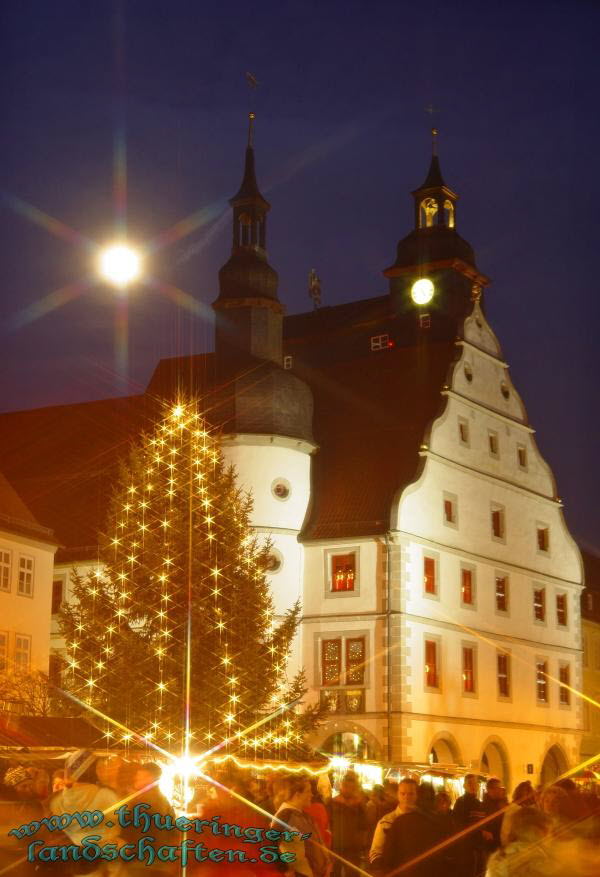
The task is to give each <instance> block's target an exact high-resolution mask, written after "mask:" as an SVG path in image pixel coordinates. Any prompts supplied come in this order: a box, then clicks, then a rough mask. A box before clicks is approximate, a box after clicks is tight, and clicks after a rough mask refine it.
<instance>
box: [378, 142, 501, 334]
mask: <svg viewBox="0 0 600 877" xmlns="http://www.w3.org/2000/svg"><path fill="white" fill-rule="evenodd" d="M432 135H433V142H432V156H431V164H430V165H429V172H428V174H427V177H426V178H425V181H424V182H423V184H422V185H421V186H419V187H418V189H415V190H414V191H413V192H412V193H411V194H412V196H413V199H414V222H415V227H414V229H413V231H411V232H410V234H408V235H407V236H406V237H405V238H403V239H402V240H401V241H400V243H399V244H398V246H397V249H396V261H395V262H394V264H393V265H391V266H390V267H389V268H387V269H386V270H385V271H384V272H383V273H384V275H385V276H386V277H388V278H389V280H390V294H391V296H392V299H393V300H394V304H395V308H396V311H397V312H398V313H405V312H406V311H407V310H411V309H415V308H416V309H419V308H422V306H423V305H424V304H427V305H428V308H430V309H431V310H436V311H439V312H441V313H443V314H445V315H446V316H449V317H452V318H458V319H461V318H462V317H464V316H465V315H466V313H467V311H468V309H469V308H470V302H471V301H472V299H473V298H480V297H481V292H482V289H483V287H484V286H486V285H487V284H488V283H489V279H488V278H487V277H485V275H483V274H481V273H480V272H479V270H478V269H477V266H476V264H475V254H474V252H473V248H472V247H471V245H470V244H469V243H467V241H465V240H464V238H462V237H461V236H460V235H459V234H458V232H457V230H456V202H457V201H458V195H457V194H456V193H455V192H454V191H453V190H452V189H451V188H450V187H449V186H448V185H447V184H446V182H445V181H444V178H443V176H442V171H441V168H440V161H439V158H438V155H437V150H436V136H437V130H436V129H435V128H434V129H432ZM418 281H422V283H421V284H420V289H421V290H427V291H426V292H425V293H424V295H423V294H421V295H419V294H418V293H417V294H416V295H415V291H414V290H415V284H416V283H417V282H418ZM417 289H419V287H417ZM427 295H429V299H427V301H423V297H425V298H426V297H427Z"/></svg>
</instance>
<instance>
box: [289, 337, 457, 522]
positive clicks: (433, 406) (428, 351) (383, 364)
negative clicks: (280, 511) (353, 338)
mask: <svg viewBox="0 0 600 877" xmlns="http://www.w3.org/2000/svg"><path fill="white" fill-rule="evenodd" d="M455 351H456V346H455V344H454V343H453V342H441V343H439V344H430V345H426V346H424V347H417V346H412V347H407V348H396V349H393V350H388V351H385V352H383V353H382V354H381V355H377V354H375V355H368V354H367V355H365V356H364V357H362V358H360V359H355V360H353V361H351V362H344V363H337V364H336V365H332V366H330V367H328V368H324V369H320V370H318V371H314V372H313V373H311V374H308V373H305V372H304V371H301V372H300V374H301V377H302V378H303V379H304V380H305V381H306V382H307V383H308V384H309V385H310V387H311V389H312V391H313V395H314V400H315V418H314V433H315V440H316V441H317V442H318V444H319V450H318V452H317V453H316V454H315V456H314V457H313V476H312V482H313V503H312V508H311V510H310V513H309V518H308V521H307V522H306V525H305V527H304V533H303V535H304V537H305V538H307V539H331V538H336V537H349V538H352V537H357V536H369V535H374V534H377V533H384V532H386V531H387V530H388V529H389V527H390V509H391V505H392V501H393V499H394V495H395V494H396V492H397V491H398V489H400V488H403V487H405V486H406V485H407V484H409V483H410V482H411V481H412V480H414V478H415V477H416V475H417V471H418V468H419V461H420V458H419V448H420V445H421V443H422V442H423V440H424V436H425V433H426V430H427V428H428V426H429V425H430V423H431V421H432V420H433V419H434V418H435V416H436V415H437V413H438V411H439V410H440V407H441V404H442V397H441V396H440V391H441V388H442V386H443V384H444V383H445V381H446V376H447V373H448V369H449V367H450V364H451V362H452V360H453V358H454V355H455Z"/></svg>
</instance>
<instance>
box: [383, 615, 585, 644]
mask: <svg viewBox="0 0 600 877" xmlns="http://www.w3.org/2000/svg"><path fill="white" fill-rule="evenodd" d="M392 615H396V616H398V615H400V616H402V617H403V618H406V619H408V620H410V621H416V622H418V623H419V624H429V625H433V626H434V627H441V628H442V629H443V630H453V631H456V632H458V633H461V634H463V635H464V634H465V633H467V634H472V635H473V636H477V637H482V638H483V639H484V641H485V639H488V640H489V639H493V640H498V641H499V642H503V643H511V644H512V645H518V646H528V647H529V648H532V649H535V650H536V651H542V652H543V651H547V650H552V651H557V652H562V653H567V654H570V655H580V654H581V652H582V649H578V648H574V647H573V646H561V645H559V644H558V643H548V642H543V641H540V640H539V639H525V638H524V637H521V636H511V635H510V634H507V633H498V632H497V631H495V630H484V629H482V628H481V627H473V625H471V624H469V625H466V624H455V623H454V622H453V621H443V620H442V619H441V618H433V617H431V616H430V615H414V614H413V613H412V612H398V611H392ZM488 645H489V643H488ZM492 645H493V643H492Z"/></svg>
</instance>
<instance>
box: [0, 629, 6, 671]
mask: <svg viewBox="0 0 600 877" xmlns="http://www.w3.org/2000/svg"><path fill="white" fill-rule="evenodd" d="M7 666H8V634H7V633H6V631H4V630H2V631H0V671H3V670H6V668H7Z"/></svg>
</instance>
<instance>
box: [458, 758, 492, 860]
mask: <svg viewBox="0 0 600 877" xmlns="http://www.w3.org/2000/svg"><path fill="white" fill-rule="evenodd" d="M478 785H479V783H478V778H477V776H475V774H473V773H468V774H467V775H466V776H465V778H464V790H465V791H464V794H463V795H461V796H460V798H457V799H456V803H455V804H454V809H453V810H452V813H453V816H454V822H455V824H456V830H457V831H464V830H465V829H472V830H471V831H469V833H468V834H466V835H465V837H464V838H463V839H462V841H460V844H459V860H460V868H459V870H460V873H461V875H462V877H476V875H478V874H479V873H480V872H481V871H482V870H484V867H485V858H486V856H485V849H486V840H487V838H486V835H484V834H483V831H485V826H482V828H473V826H475V825H476V824H477V823H478V822H480V821H481V820H482V819H485V815H486V814H485V810H484V807H483V804H482V802H481V801H480V800H479V798H478V797H477V792H478ZM487 834H489V832H487ZM490 837H491V835H490Z"/></svg>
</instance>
